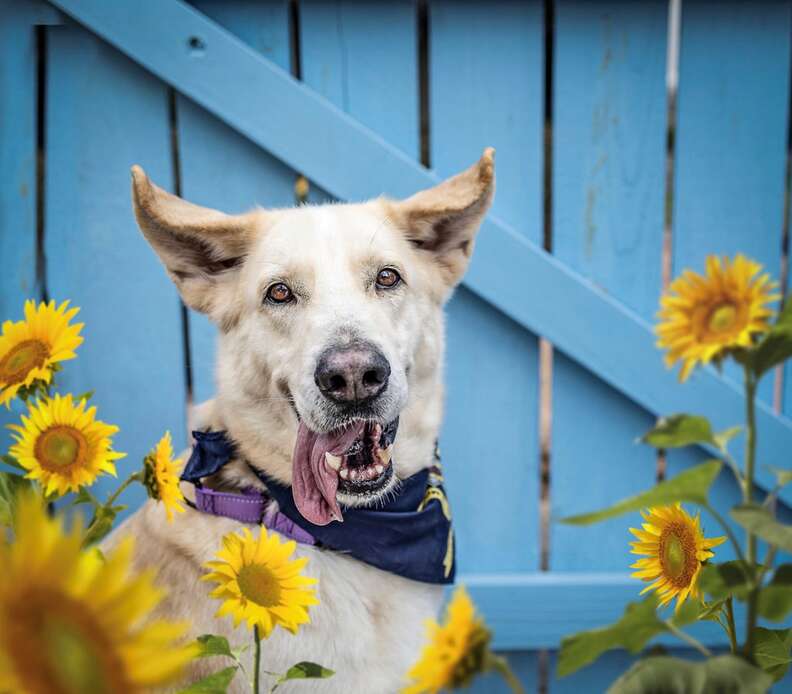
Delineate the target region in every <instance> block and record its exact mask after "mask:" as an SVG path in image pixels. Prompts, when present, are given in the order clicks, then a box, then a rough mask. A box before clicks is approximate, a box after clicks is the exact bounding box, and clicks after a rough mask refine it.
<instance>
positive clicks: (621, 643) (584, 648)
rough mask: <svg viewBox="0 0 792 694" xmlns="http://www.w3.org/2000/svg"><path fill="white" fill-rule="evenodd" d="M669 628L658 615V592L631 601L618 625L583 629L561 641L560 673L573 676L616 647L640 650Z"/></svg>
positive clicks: (632, 650) (634, 651) (560, 675)
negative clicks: (638, 600) (641, 599)
mask: <svg viewBox="0 0 792 694" xmlns="http://www.w3.org/2000/svg"><path fill="white" fill-rule="evenodd" d="M667 629H668V627H667V626H666V625H665V624H664V623H663V622H662V621H661V620H660V619H658V617H657V597H656V596H655V595H650V596H649V597H648V598H646V600H644V601H643V602H631V603H630V604H628V605H627V609H625V611H624V614H623V615H622V618H621V619H620V620H619V621H618V622H616V623H615V624H612V625H610V626H607V627H600V628H599V629H591V630H590V631H581V632H579V633H577V634H573V635H572V636H567V637H565V638H564V639H563V640H562V641H561V649H560V651H559V653H558V676H559V677H565V676H566V675H571V674H572V673H573V672H576V671H578V670H580V668H582V667H584V666H586V665H589V664H590V663H593V662H594V661H595V660H596V659H597V658H599V657H600V656H601V655H602V654H603V653H604V652H605V651H608V650H611V649H613V648H626V649H627V650H628V651H630V652H631V653H637V652H638V651H640V650H641V649H642V648H643V647H644V646H645V645H646V643H647V642H648V641H649V640H650V639H651V638H653V637H654V636H656V635H657V634H660V633H662V632H664V631H667Z"/></svg>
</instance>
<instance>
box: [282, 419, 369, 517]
mask: <svg viewBox="0 0 792 694" xmlns="http://www.w3.org/2000/svg"><path fill="white" fill-rule="evenodd" d="M365 427H366V423H365V422H355V423H354V424H352V425H351V426H350V427H348V428H347V429H344V430H342V431H334V432H330V433H329V434H317V433H315V432H313V431H311V430H310V429H309V428H308V427H306V426H305V424H303V423H302V422H300V428H299V429H298V430H297V443H296V444H295V446H294V457H293V459H292V494H293V496H294V503H295V504H296V505H297V509H298V510H299V511H300V513H301V514H302V515H303V518H305V519H306V520H308V521H310V522H311V523H313V524H314V525H327V524H328V523H329V522H330V521H332V520H337V521H343V520H344V518H343V516H342V515H341V509H340V508H339V506H338V501H336V490H337V489H338V472H336V471H335V470H333V468H331V467H329V466H328V465H327V461H326V460H325V453H331V454H332V455H335V456H338V457H341V456H343V455H344V454H345V453H346V452H347V451H348V450H349V449H350V448H351V446H352V444H353V443H355V441H356V440H357V439H359V438H362V436H363V430H364V429H365Z"/></svg>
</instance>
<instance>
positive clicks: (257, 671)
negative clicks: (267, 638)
mask: <svg viewBox="0 0 792 694" xmlns="http://www.w3.org/2000/svg"><path fill="white" fill-rule="evenodd" d="M253 643H254V644H255V654H254V657H253V694H259V688H260V685H261V634H259V630H258V626H254V627H253Z"/></svg>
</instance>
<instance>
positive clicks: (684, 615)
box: [671, 600, 702, 627]
mask: <svg viewBox="0 0 792 694" xmlns="http://www.w3.org/2000/svg"><path fill="white" fill-rule="evenodd" d="M701 612H702V606H701V603H699V601H698V600H685V602H684V603H682V607H680V608H679V611H678V612H675V613H674V616H673V617H671V622H672V623H673V624H674V626H677V627H685V626H687V625H688V624H693V622H696V621H698V619H699V618H700V616H701Z"/></svg>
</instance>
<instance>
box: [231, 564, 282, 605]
mask: <svg viewBox="0 0 792 694" xmlns="http://www.w3.org/2000/svg"><path fill="white" fill-rule="evenodd" d="M237 583H239V590H240V591H241V592H242V595H243V596H244V597H246V598H247V599H248V600H250V601H251V602H255V603H256V604H257V605H261V606H262V607H275V606H276V605H278V604H280V596H281V587H280V581H278V577H277V576H276V575H275V574H274V573H272V571H271V570H270V569H269V568H268V567H266V566H261V565H260V564H248V565H246V566H243V567H242V569H241V570H240V571H239V575H238V576H237Z"/></svg>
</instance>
